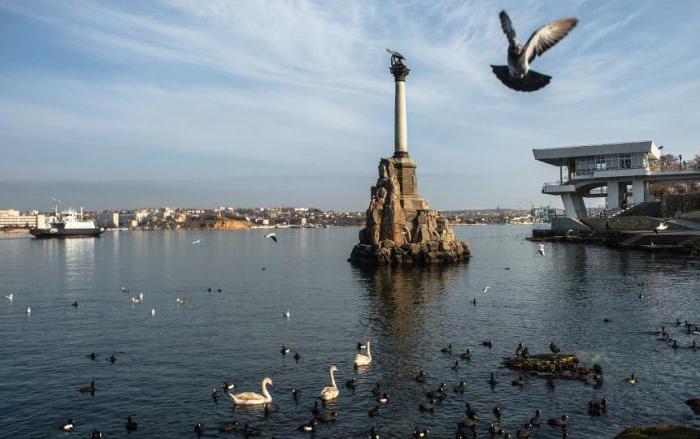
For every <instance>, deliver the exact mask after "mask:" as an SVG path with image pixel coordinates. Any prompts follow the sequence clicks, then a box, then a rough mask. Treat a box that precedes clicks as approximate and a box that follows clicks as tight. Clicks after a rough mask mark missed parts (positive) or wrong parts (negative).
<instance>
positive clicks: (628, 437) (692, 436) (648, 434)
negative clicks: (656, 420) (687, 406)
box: [615, 425, 700, 439]
mask: <svg viewBox="0 0 700 439" xmlns="http://www.w3.org/2000/svg"><path fill="white" fill-rule="evenodd" d="M615 439H700V430H696V429H694V428H690V427H680V426H673V425H657V426H654V427H630V428H628V429H626V430H625V431H623V432H622V433H620V434H618V435H617V436H615Z"/></svg>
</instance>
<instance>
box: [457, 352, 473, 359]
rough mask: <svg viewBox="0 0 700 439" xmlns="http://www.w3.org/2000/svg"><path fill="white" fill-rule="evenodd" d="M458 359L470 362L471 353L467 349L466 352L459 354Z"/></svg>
mask: <svg viewBox="0 0 700 439" xmlns="http://www.w3.org/2000/svg"><path fill="white" fill-rule="evenodd" d="M459 358H461V359H462V360H471V358H472V351H471V350H469V349H467V350H466V351H464V352H462V353H461V354H459Z"/></svg>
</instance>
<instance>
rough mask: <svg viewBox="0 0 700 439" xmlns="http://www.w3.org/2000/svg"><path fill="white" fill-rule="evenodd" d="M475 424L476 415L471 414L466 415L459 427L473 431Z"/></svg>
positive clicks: (476, 420)
mask: <svg viewBox="0 0 700 439" xmlns="http://www.w3.org/2000/svg"><path fill="white" fill-rule="evenodd" d="M477 422H478V418H477V417H476V414H475V413H473V412H472V413H468V414H467V416H466V417H465V418H464V420H463V421H462V422H461V423H460V426H462V427H464V428H471V429H474V428H476V425H477Z"/></svg>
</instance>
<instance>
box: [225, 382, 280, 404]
mask: <svg viewBox="0 0 700 439" xmlns="http://www.w3.org/2000/svg"><path fill="white" fill-rule="evenodd" d="M268 385H270V386H271V385H272V380H271V379H270V378H267V377H265V378H263V380H262V382H261V383H260V392H261V393H262V395H261V394H259V393H255V392H243V393H239V394H237V395H234V394H232V393H230V392H229V396H230V397H231V399H233V403H234V404H235V405H260V404H268V403H270V402H272V397H271V396H270V394H269V393H268V391H267V387H266V386H268Z"/></svg>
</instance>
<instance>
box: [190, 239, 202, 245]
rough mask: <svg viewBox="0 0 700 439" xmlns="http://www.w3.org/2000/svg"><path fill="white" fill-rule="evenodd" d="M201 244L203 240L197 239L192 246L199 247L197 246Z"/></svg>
mask: <svg viewBox="0 0 700 439" xmlns="http://www.w3.org/2000/svg"><path fill="white" fill-rule="evenodd" d="M200 242H202V240H201V239H197V240H195V241H192V245H197V244H199V243H200Z"/></svg>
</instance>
